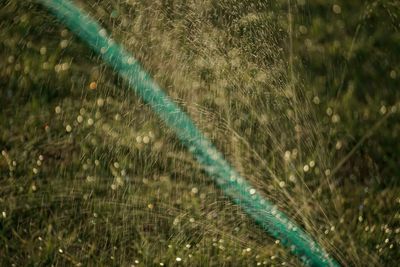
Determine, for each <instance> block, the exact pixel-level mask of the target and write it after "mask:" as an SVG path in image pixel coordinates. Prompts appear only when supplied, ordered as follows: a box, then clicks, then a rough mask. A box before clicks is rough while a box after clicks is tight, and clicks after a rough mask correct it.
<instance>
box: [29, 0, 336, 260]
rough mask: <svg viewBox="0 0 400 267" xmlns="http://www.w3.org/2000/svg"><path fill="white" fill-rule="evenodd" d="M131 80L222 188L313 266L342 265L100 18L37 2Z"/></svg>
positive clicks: (51, 0) (51, 1)
mask: <svg viewBox="0 0 400 267" xmlns="http://www.w3.org/2000/svg"><path fill="white" fill-rule="evenodd" d="M37 1H38V2H40V3H42V4H43V5H44V6H46V7H47V8H48V9H50V10H51V12H52V13H53V14H54V15H55V16H57V17H58V19H59V20H60V21H61V22H62V23H64V24H65V25H66V26H67V27H69V28H70V30H71V31H73V32H74V33H75V34H76V35H77V36H79V37H80V38H81V39H82V40H83V41H85V42H86V43H87V44H89V45H90V47H91V48H92V49H93V50H94V51H96V52H97V53H98V54H99V55H100V56H101V58H102V59H103V60H104V61H105V62H106V63H107V64H108V65H110V66H111V67H112V68H113V69H114V70H115V71H116V72H118V74H119V75H120V76H121V77H123V78H124V79H125V80H126V81H127V82H128V84H129V86H130V88H131V89H133V90H134V91H135V93H136V94H137V95H138V96H140V97H141V98H142V99H143V101H145V102H146V103H147V104H148V105H150V106H151V107H152V109H153V110H154V112H155V113H157V114H158V116H159V117H161V119H162V120H163V121H164V122H165V124H166V125H168V126H169V127H170V128H172V129H173V130H174V131H175V133H176V135H177V136H178V137H179V139H180V141H181V142H182V143H183V144H184V145H185V146H186V147H187V148H188V149H189V151H190V152H191V153H192V154H193V155H194V156H195V157H196V159H197V160H198V161H199V163H200V164H201V165H202V167H203V168H204V170H205V171H206V172H207V173H208V174H209V176H210V177H212V178H213V180H214V181H215V183H216V184H217V185H218V186H219V188H220V189H221V190H222V191H223V192H224V193H225V194H226V195H227V196H229V198H230V199H231V200H232V201H233V202H234V203H235V204H237V205H238V206H240V207H241V208H242V209H243V210H244V211H245V212H246V213H247V214H248V215H249V216H250V217H251V218H252V219H253V220H254V221H255V222H256V223H257V224H258V225H259V226H260V227H261V228H262V229H264V230H265V231H266V232H267V233H268V234H269V235H271V236H272V237H274V238H276V239H278V240H280V242H281V243H282V244H283V245H284V246H285V247H287V248H288V249H290V251H291V252H292V253H293V254H295V255H297V256H298V257H299V258H300V259H301V260H302V261H303V263H304V264H305V265H307V266H335V267H336V266H339V264H338V263H337V262H336V261H335V260H334V259H333V258H331V257H330V256H329V255H328V254H327V253H326V252H325V251H324V249H323V248H322V247H321V246H320V245H318V244H317V243H316V242H315V241H314V240H313V239H312V238H311V237H310V236H309V235H308V234H307V233H306V232H304V231H303V230H302V229H301V228H300V227H299V226H297V225H296V224H295V223H294V222H293V221H291V220H290V219H289V218H288V217H287V216H286V215H285V214H284V213H282V212H281V211H279V210H278V209H277V207H276V206H275V205H274V204H272V203H271V202H269V201H268V200H266V199H264V198H263V197H262V196H261V195H260V194H259V193H257V192H256V190H255V189H253V188H252V187H251V185H250V184H249V183H248V182H247V181H246V180H245V179H244V178H242V177H241V176H240V175H239V174H238V173H237V172H236V171H235V170H234V169H233V168H232V167H231V166H230V164H229V163H228V162H227V161H226V160H225V159H224V158H223V156H222V154H221V153H220V152H218V151H217V150H216V148H215V147H214V146H213V145H212V144H211V142H210V141H209V140H208V139H207V138H206V137H205V136H204V135H203V134H202V133H201V132H200V131H199V129H198V128H197V127H196V126H195V124H194V122H193V121H192V120H191V119H190V118H189V117H188V115H186V114H185V113H184V112H183V111H182V110H181V109H180V108H179V107H178V106H177V105H176V104H175V103H174V102H173V101H172V100H171V99H170V98H169V97H168V96H167V95H166V94H165V93H164V92H163V90H162V89H161V88H160V87H159V86H158V85H157V84H156V83H155V82H154V81H153V80H152V78H151V77H150V75H149V74H148V73H147V72H146V71H145V70H143V68H142V67H141V66H140V64H139V63H138V62H137V61H136V60H135V58H134V57H132V56H131V55H130V54H129V53H128V52H127V51H126V50H125V49H124V48H123V47H122V46H121V45H119V44H117V43H115V42H114V41H113V39H111V38H110V37H109V35H108V34H107V32H106V30H105V29H103V28H102V27H101V26H100V25H99V24H98V22H96V21H95V20H94V19H92V18H91V17H89V15H88V14H86V13H85V12H83V11H82V10H81V9H80V8H78V7H77V6H76V5H75V4H74V3H72V2H71V1H69V0H37Z"/></svg>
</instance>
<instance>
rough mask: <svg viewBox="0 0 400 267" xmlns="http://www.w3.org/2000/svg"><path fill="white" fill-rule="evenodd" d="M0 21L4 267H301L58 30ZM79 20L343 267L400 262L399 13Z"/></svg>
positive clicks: (101, 6) (162, 14) (244, 12)
mask: <svg viewBox="0 0 400 267" xmlns="http://www.w3.org/2000/svg"><path fill="white" fill-rule="evenodd" d="M80 4H82V3H80ZM0 5H1V11H0V12H1V17H2V18H4V19H2V21H1V24H0V25H1V26H0V28H1V34H2V41H1V43H0V47H1V48H0V53H1V56H2V58H4V59H5V60H3V61H1V62H0V77H1V78H0V86H1V88H2V89H1V90H0V92H1V100H0V105H1V113H0V116H1V117H0V130H1V131H0V149H2V157H1V159H0V175H1V176H0V188H1V189H0V212H2V214H1V216H0V217H1V219H0V254H1V255H4V257H3V256H2V257H0V258H1V259H0V263H1V265H5V266H8V265H12V264H15V266H21V265H32V266H36V265H39V266H47V265H49V266H50V265H58V266H64V265H82V266H86V265H91V266H99V265H103V266H110V265H112V266H113V265H115V266H131V265H135V266H136V265H138V266H149V265H150V266H151V265H158V266H159V265H160V263H163V264H165V265H176V264H181V265H186V266H190V265H195V266H209V265H214V266H254V265H257V264H258V263H259V264H265V265H268V266H270V265H281V264H283V263H285V264H286V265H289V266H297V265H299V262H297V260H296V259H295V258H293V257H292V256H290V255H289V253H288V252H287V251H284V250H283V249H282V248H281V247H280V245H279V241H277V240H271V239H270V238H269V237H267V236H266V235H265V234H264V233H263V232H262V231H261V230H260V229H258V228H257V226H255V225H254V224H253V222H251V221H250V220H249V219H247V217H246V216H245V215H244V214H243V213H242V211H241V210H240V209H239V208H237V207H235V206H233V205H232V204H230V202H229V201H228V200H227V199H226V198H225V197H224V196H222V194H221V192H219V191H218V190H217V189H216V188H214V186H213V184H212V183H211V182H210V180H209V178H208V177H207V176H206V175H205V174H204V173H203V172H202V171H201V170H200V168H199V166H198V165H197V164H196V163H195V161H194V160H193V159H192V157H191V156H190V155H189V153H187V152H186V150H185V149H184V148H183V147H182V146H181V145H180V144H179V143H178V141H177V139H176V137H175V136H174V135H173V134H172V132H171V131H170V130H169V129H167V128H166V127H165V126H164V125H163V124H162V123H161V122H160V121H159V120H158V119H157V118H156V117H155V115H153V114H152V112H151V111H150V109H149V108H148V107H147V106H146V105H144V104H143V103H142V102H141V101H140V100H138V99H137V97H136V96H135V95H134V94H133V93H130V92H129V91H127V90H125V89H126V88H125V87H126V85H125V84H124V83H123V82H122V81H120V80H119V79H118V78H117V77H116V75H115V74H114V73H113V72H112V70H110V69H108V68H106V67H105V66H103V63H101V61H100V60H98V58H97V57H96V56H94V55H93V54H92V52H91V51H89V50H88V49H87V48H86V47H85V46H84V45H83V44H82V43H81V42H80V41H79V40H77V39H75V38H74V37H73V36H72V34H71V33H69V32H68V31H67V30H66V29H64V28H63V27H62V26H61V25H60V24H59V23H58V22H57V21H56V20H55V19H54V18H53V17H51V16H50V15H48V14H47V13H46V11H44V10H43V9H42V8H41V7H40V6H38V5H36V4H35V3H34V2H23V3H22V2H21V3H17V2H16V1H6V2H4V3H1V4H0ZM82 5H83V4H82ZM83 6H84V7H85V8H86V10H88V11H89V12H90V13H91V14H92V15H93V16H94V17H96V18H98V19H99V20H100V22H101V23H102V24H103V26H104V27H105V28H107V29H108V30H109V31H110V32H112V33H113V35H114V36H115V38H116V39H117V40H118V41H121V42H122V43H124V44H125V45H126V46H127V47H128V48H129V49H130V51H132V52H133V53H134V54H135V56H136V57H137V58H138V59H140V61H141V62H143V65H144V66H145V68H146V69H147V70H149V72H151V73H152V75H153V76H154V77H155V79H156V80H157V81H158V82H159V83H160V85H161V86H162V87H163V88H165V89H166V90H167V91H168V93H169V94H170V95H171V96H172V97H173V98H174V99H176V101H177V102H178V103H179V104H180V105H181V106H182V107H183V108H184V109H185V110H186V111H188V112H189V114H191V116H192V117H193V118H194V120H195V121H196V123H197V124H198V125H199V127H200V128H201V129H202V130H203V131H204V132H205V133H206V135H208V136H209V137H210V138H211V139H212V140H213V141H214V143H215V144H216V146H217V147H218V148H219V149H220V150H222V151H223V153H224V155H226V157H227V159H228V160H229V161H230V162H231V163H232V164H233V165H234V166H235V167H236V168H237V169H238V171H239V172H240V173H241V174H242V175H243V176H244V177H246V178H248V179H249V180H250V181H251V182H252V183H253V185H254V187H255V188H256V189H257V190H259V191H260V192H262V193H263V194H265V195H266V196H267V197H268V198H269V199H270V200H271V201H273V202H274V203H276V204H277V205H278V206H279V207H280V208H282V209H283V210H285V211H286V212H287V213H289V214H290V215H291V216H292V217H293V218H294V219H295V220H296V221H297V222H298V223H299V224H301V225H302V226H303V227H304V228H305V229H307V230H308V231H309V232H310V233H311V234H312V235H313V236H314V237H315V238H316V239H317V240H318V241H319V242H320V243H321V244H323V245H324V246H325V247H326V248H327V250H328V251H329V252H330V253H331V254H332V255H333V256H334V257H335V258H337V259H338V260H339V261H340V262H341V263H342V264H343V265H344V266H369V265H374V266H377V265H378V266H379V265H380V266H388V265H389V266H390V265H393V264H395V263H396V262H397V261H398V259H399V253H398V246H399V232H400V228H399V227H400V225H399V222H400V221H399V220H400V215H399V206H400V199H399V193H400V192H399V191H400V190H399V182H398V179H397V178H398V174H399V171H398V169H397V166H398V165H399V163H400V162H399V157H398V154H399V153H398V152H399V147H398V142H396V140H398V137H399V130H400V128H399V125H400V124H399V116H398V109H399V108H400V107H399V104H398V101H399V98H398V90H396V89H397V88H398V85H399V78H398V76H399V75H400V74H399V73H400V69H399V65H398V64H399V63H398V62H399V61H398V60H396V59H398V57H399V54H398V51H397V50H396V49H397V46H396V44H398V40H399V32H398V29H399V22H398V20H397V17H396V16H398V15H399V5H398V4H397V3H396V2H394V1H376V2H371V3H361V1H355V2H352V3H345V2H344V1H342V2H340V3H339V2H338V3H335V4H333V3H332V4H325V3H324V4H322V3H321V4H318V3H313V4H311V3H306V4H303V1H297V3H291V5H290V7H291V8H290V12H289V11H288V10H289V9H288V4H287V3H283V4H278V3H273V2H271V3H270V4H262V3H259V1H244V2H243V1H209V2H205V3H203V4H202V5H200V4H196V3H192V2H184V1H182V2H178V1H177V2H173V1H170V2H169V1H149V2H140V1H126V2H123V3H118V4H116V3H110V2H109V1H88V2H85V4H84V5H83ZM355 12H356V13H357V16H355V15H354V16H353V15H352V14H354V13H355ZM289 14H290V15H291V16H290V17H291V19H288V15H289ZM290 22H291V23H290ZM290 25H291V26H290ZM290 37H291V38H290ZM290 40H292V42H290ZM290 44H291V45H290Z"/></svg>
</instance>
